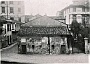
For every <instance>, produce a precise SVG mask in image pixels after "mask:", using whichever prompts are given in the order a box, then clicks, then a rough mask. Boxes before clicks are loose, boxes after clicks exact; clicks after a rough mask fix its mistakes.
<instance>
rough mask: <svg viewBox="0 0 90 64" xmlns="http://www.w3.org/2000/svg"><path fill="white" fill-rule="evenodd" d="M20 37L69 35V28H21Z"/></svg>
mask: <svg viewBox="0 0 90 64" xmlns="http://www.w3.org/2000/svg"><path fill="white" fill-rule="evenodd" d="M18 35H19V36H33V35H35V36H36V35H68V31H67V27H63V26H57V27H39V26H38V27H21V29H20V31H19V33H18Z"/></svg>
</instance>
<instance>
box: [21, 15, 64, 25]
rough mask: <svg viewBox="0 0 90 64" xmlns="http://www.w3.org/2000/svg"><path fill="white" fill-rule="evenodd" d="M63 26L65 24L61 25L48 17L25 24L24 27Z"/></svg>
mask: <svg viewBox="0 0 90 64" xmlns="http://www.w3.org/2000/svg"><path fill="white" fill-rule="evenodd" d="M61 25H62V26H63V25H65V24H63V23H60V22H59V21H57V20H54V19H52V18H50V17H48V16H42V17H39V18H36V19H33V20H32V21H30V22H27V23H25V24H23V26H61Z"/></svg>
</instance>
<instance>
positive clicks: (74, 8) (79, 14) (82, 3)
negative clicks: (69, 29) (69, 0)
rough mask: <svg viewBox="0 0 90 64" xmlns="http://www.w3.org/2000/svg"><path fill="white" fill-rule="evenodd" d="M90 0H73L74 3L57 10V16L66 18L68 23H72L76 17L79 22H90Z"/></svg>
mask: <svg viewBox="0 0 90 64" xmlns="http://www.w3.org/2000/svg"><path fill="white" fill-rule="evenodd" d="M89 3H90V0H73V4H71V5H69V6H67V7H65V8H64V9H62V10H61V11H58V12H57V16H62V17H64V18H65V19H66V24H71V23H72V21H73V20H74V19H76V20H77V22H79V23H83V22H84V21H85V23H86V24H87V25H89V24H90V4H89Z"/></svg>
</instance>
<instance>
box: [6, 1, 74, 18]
mask: <svg viewBox="0 0 90 64" xmlns="http://www.w3.org/2000/svg"><path fill="white" fill-rule="evenodd" d="M5 1H6V0H5ZM14 1H16V0H14ZM22 1H24V5H25V15H31V14H32V15H36V14H40V15H48V16H55V15H56V13H57V11H60V10H61V9H63V8H65V7H66V6H68V5H70V4H71V3H72V0H22Z"/></svg>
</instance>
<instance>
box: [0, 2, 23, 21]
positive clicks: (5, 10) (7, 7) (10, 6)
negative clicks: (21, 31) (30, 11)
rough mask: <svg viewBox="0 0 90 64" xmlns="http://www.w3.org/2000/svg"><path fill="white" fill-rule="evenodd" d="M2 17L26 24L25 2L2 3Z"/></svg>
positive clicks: (0, 9)
mask: <svg viewBox="0 0 90 64" xmlns="http://www.w3.org/2000/svg"><path fill="white" fill-rule="evenodd" d="M0 16H4V17H6V18H7V19H11V20H16V21H20V22H24V1H1V2H0Z"/></svg>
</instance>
